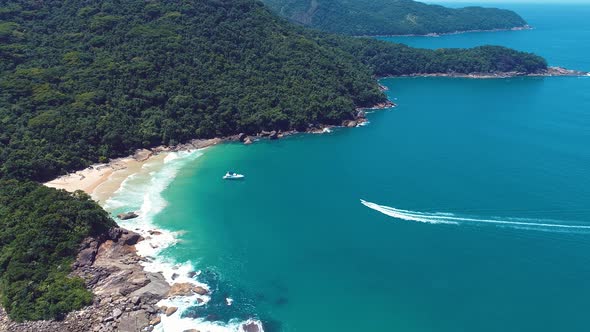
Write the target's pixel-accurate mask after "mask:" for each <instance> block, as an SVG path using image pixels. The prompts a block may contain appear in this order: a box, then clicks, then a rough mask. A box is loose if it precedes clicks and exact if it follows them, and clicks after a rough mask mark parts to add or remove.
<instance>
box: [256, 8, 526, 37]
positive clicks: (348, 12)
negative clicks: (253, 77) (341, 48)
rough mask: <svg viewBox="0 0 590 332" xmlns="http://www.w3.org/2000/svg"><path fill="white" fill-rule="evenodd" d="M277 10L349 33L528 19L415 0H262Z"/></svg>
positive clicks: (493, 25)
mask: <svg viewBox="0 0 590 332" xmlns="http://www.w3.org/2000/svg"><path fill="white" fill-rule="evenodd" d="M262 1H263V2H264V3H265V4H267V5H268V6H269V7H270V8H272V9H273V10H274V11H275V12H276V13H277V14H279V15H281V16H283V17H286V18H288V19H290V20H291V21H293V22H296V23H299V24H302V25H305V26H309V27H313V28H317V29H320V30H323V31H328V32H335V33H343V34H348V35H354V36H359V35H370V36H374V35H408V34H417V35H425V34H429V33H449V32H457V31H469V30H493V29H511V28H515V27H523V26H525V25H526V24H527V23H526V21H525V20H524V19H523V18H522V17H520V16H519V15H518V14H516V13H515V12H513V11H510V10H505V9H498V8H482V7H475V6H471V7H465V8H447V7H443V6H440V5H427V4H424V3H421V2H417V1H412V0H372V1H365V0H262Z"/></svg>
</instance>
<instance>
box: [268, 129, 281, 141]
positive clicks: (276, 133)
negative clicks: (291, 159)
mask: <svg viewBox="0 0 590 332" xmlns="http://www.w3.org/2000/svg"><path fill="white" fill-rule="evenodd" d="M268 138H270V139H278V138H279V133H278V132H277V131H276V130H273V131H271V132H270V134H269V135H268Z"/></svg>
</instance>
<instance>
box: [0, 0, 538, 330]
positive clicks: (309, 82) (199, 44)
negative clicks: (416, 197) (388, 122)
mask: <svg viewBox="0 0 590 332" xmlns="http://www.w3.org/2000/svg"><path fill="white" fill-rule="evenodd" d="M544 68H546V63H545V61H544V60H543V59H542V58H540V57H537V56H534V55H530V54H525V53H520V52H515V51H512V50H509V49H505V48H493V47H488V48H479V49H474V50H437V51H430V50H417V49H412V48H409V47H406V46H403V45H395V44H389V43H385V42H380V41H376V40H370V39H359V38H351V37H342V36H335V35H323V34H321V33H319V32H317V31H309V30H306V29H304V28H301V27H296V26H293V25H291V24H289V23H288V22H286V21H284V20H283V19H280V18H277V17H275V16H274V15H273V14H272V13H271V12H270V11H269V10H268V9H267V8H266V7H264V6H263V4H262V3H259V2H257V1H254V0H170V1H157V0H153V1H144V0H126V1H118V0H103V1H83V0H69V1H58V0H44V1H28V0H0V178H3V179H7V178H13V179H18V180H19V181H20V182H17V181H15V180H2V182H0V297H1V299H2V305H3V307H5V308H6V309H7V310H8V312H9V314H10V316H11V317H12V318H13V319H42V318H43V319H45V318H52V317H59V316H60V315H62V314H63V313H64V312H67V311H69V310H72V309H74V308H78V307H80V306H82V305H84V304H86V303H88V301H89V300H90V294H89V293H88V292H86V291H85V290H84V287H83V284H82V282H81V281H80V280H77V279H70V278H67V277H66V275H67V273H68V271H69V268H68V264H69V262H71V260H72V259H73V258H74V257H75V254H76V250H75V249H76V246H77V245H78V244H79V243H80V241H81V239H82V238H84V237H85V236H88V235H91V234H93V233H96V232H100V231H104V230H105V229H106V228H108V227H110V226H112V225H113V222H112V221H111V220H110V219H109V218H108V216H107V215H106V213H105V212H104V211H102V210H101V209H100V208H99V207H98V206H97V205H96V204H95V203H93V202H91V201H90V200H89V198H88V196H86V195H84V194H81V193H77V194H73V195H71V194H67V193H65V192H60V191H56V190H54V189H49V188H45V187H42V186H41V185H39V184H38V183H34V182H29V181H30V180H36V181H43V180H47V179H50V178H53V177H55V176H57V175H59V174H63V173H65V172H67V171H72V170H76V169H80V168H83V167H86V166H87V165H89V164H91V163H93V162H98V161H106V160H107V159H108V158H112V157H116V156H122V155H127V154H130V153H131V152H132V151H133V150H134V149H136V148H140V147H150V146H155V145H159V144H176V143H178V142H182V141H185V140H188V139H192V138H198V137H212V136H220V135H228V134H234V133H238V132H247V133H255V132H258V131H260V130H263V129H293V128H296V129H306V128H307V127H308V125H309V124H314V123H315V124H340V123H341V121H342V120H344V119H348V118H351V117H352V116H353V114H354V111H355V107H357V106H370V105H373V104H375V103H378V102H382V101H384V100H385V96H384V95H383V94H382V93H381V92H380V91H379V88H378V85H377V82H376V80H375V78H374V75H390V74H393V75H401V74H413V73H432V72H462V73H468V72H488V71H512V70H518V71H523V72H534V71H538V70H541V69H544Z"/></svg>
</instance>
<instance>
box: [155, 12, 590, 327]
mask: <svg viewBox="0 0 590 332" xmlns="http://www.w3.org/2000/svg"><path fill="white" fill-rule="evenodd" d="M515 8H516V9H517V10H518V11H519V12H520V13H521V14H522V15H523V16H524V17H525V18H526V19H527V20H528V21H529V22H530V23H531V24H532V25H534V26H535V28H536V29H535V30H532V31H519V32H499V33H470V34H464V35H454V36H444V37H440V38H424V37H411V38H395V40H396V41H403V42H406V43H408V44H410V45H416V46H422V47H443V46H475V45H480V44H489V43H493V44H503V45H508V46H512V47H516V48H518V49H522V50H526V51H534V52H537V53H539V54H541V55H543V56H545V57H546V58H547V59H548V60H549V62H550V63H551V64H555V65H562V66H567V67H570V68H573V69H584V70H590V57H588V54H590V33H589V30H590V21H588V19H587V17H590V7H580V6H562V7H556V6H525V5H519V6H515ZM381 83H382V84H384V85H385V86H387V87H389V91H388V92H387V93H388V95H389V97H390V98H391V99H392V100H394V101H395V102H396V103H398V104H399V107H397V108H395V109H391V110H384V111H377V112H374V113H372V114H370V115H369V120H370V124H369V125H367V126H364V127H359V128H354V129H336V130H334V132H332V133H330V134H324V135H298V136H293V137H290V138H287V139H282V140H279V141H276V142H269V141H260V142H256V143H255V144H253V145H250V146H244V145H241V144H224V145H220V146H216V147H213V148H210V149H209V150H207V151H206V152H205V153H204V155H203V156H201V157H200V158H197V159H195V160H194V161H191V162H190V163H187V166H186V167H184V168H182V169H181V170H180V171H179V173H178V174H177V176H176V178H175V180H174V181H173V182H172V183H171V184H170V186H169V187H168V188H167V189H166V190H165V191H164V192H163V197H164V198H165V199H166V201H168V205H167V207H166V208H165V209H164V210H163V211H162V212H161V213H160V214H159V215H157V216H156V217H155V223H156V224H158V225H159V226H161V227H163V228H167V229H170V230H182V231H185V233H183V235H182V236H181V240H182V241H181V242H179V243H178V244H177V245H176V246H174V247H172V248H170V249H168V250H166V252H165V253H164V254H165V255H167V256H169V257H171V258H173V259H175V260H176V261H178V262H184V261H187V260H189V261H192V262H193V263H194V265H195V266H196V267H197V268H198V269H200V270H202V274H201V275H200V276H199V278H200V280H201V281H203V282H207V283H208V284H209V285H211V287H212V288H213V289H214V293H213V299H212V300H211V302H210V303H209V304H208V305H207V306H205V307H198V308H196V307H195V308H193V309H192V310H190V311H189V312H187V313H186V314H187V315H189V316H193V317H209V319H212V320H222V321H228V320H229V319H231V318H240V319H245V318H248V317H250V316H251V315H257V316H258V317H260V318H261V319H262V320H263V322H264V324H265V330H266V331H289V332H291V331H297V332H316V331H317V332H326V331H340V332H358V331H377V332H379V331H402V332H418V331H420V332H431V331H436V332H461V331H465V332H472V331H478V332H488V331H489V332H497V331H525V332H528V331H530V332H554V331H568V332H578V331H579V332H584V331H589V329H590V314H589V308H590V77H582V78H512V79H502V80H469V79H447V78H404V79H400V78H397V79H384V80H382V81H381ZM228 170H233V171H236V172H238V173H243V174H245V175H246V179H245V180H243V181H224V180H222V179H221V177H222V176H223V175H224V174H225V172H226V171H228ZM361 199H362V200H365V201H366V202H365V204H362V203H361ZM226 297H231V298H233V299H234V303H233V305H232V306H228V305H227V304H226V301H225V298H226Z"/></svg>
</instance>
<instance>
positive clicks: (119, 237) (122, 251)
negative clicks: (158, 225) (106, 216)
mask: <svg viewBox="0 0 590 332" xmlns="http://www.w3.org/2000/svg"><path fill="white" fill-rule="evenodd" d="M140 239H141V237H140V236H139V234H137V233H135V232H131V231H129V230H126V229H122V228H113V229H111V230H109V231H108V232H106V233H105V234H103V235H101V236H99V237H96V238H87V239H85V240H84V241H83V242H82V244H81V246H80V251H79V253H78V257H77V259H76V261H75V262H74V264H73V265H72V268H73V271H72V275H73V276H78V277H81V278H82V279H83V280H84V281H85V282H86V285H87V286H88V288H89V289H90V290H91V291H92V292H93V293H94V299H93V303H92V304H91V305H90V306H88V307H85V308H83V309H81V310H78V311H74V312H71V313H69V314H68V315H67V316H66V317H65V318H64V319H63V320H62V321H32V322H24V323H16V322H12V321H10V319H8V317H7V315H6V313H5V312H4V311H2V310H1V309H0V331H11V332H12V331H14V332H29V331H30V332H33V331H35V332H36V331H60V332H87V331H91V332H92V331H101V332H102V331H105V332H108V331H121V332H139V331H151V330H152V329H153V325H155V324H151V325H150V322H151V321H153V322H155V320H157V317H158V310H157V309H156V308H155V305H156V303H157V302H158V301H160V300H161V299H162V298H164V296H165V295H166V294H167V293H168V291H169V290H170V286H169V285H168V283H166V280H165V279H164V277H163V276H162V275H161V274H157V273H150V272H145V271H144V270H143V267H142V266H141V265H140V264H139V262H140V261H141V258H140V257H139V256H137V254H136V252H135V247H134V245H135V244H136V243H137V242H138V241H139V240H140Z"/></svg>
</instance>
